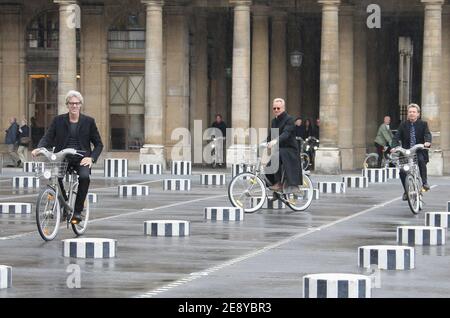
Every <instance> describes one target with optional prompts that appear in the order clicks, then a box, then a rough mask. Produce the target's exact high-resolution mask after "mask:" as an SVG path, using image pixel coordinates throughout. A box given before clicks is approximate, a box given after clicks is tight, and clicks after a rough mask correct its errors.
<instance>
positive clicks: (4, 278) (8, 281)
mask: <svg viewBox="0 0 450 318" xmlns="http://www.w3.org/2000/svg"><path fill="white" fill-rule="evenodd" d="M11 287H12V267H11V266H6V265H0V289H5V288H11Z"/></svg>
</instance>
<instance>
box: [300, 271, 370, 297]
mask: <svg viewBox="0 0 450 318" xmlns="http://www.w3.org/2000/svg"><path fill="white" fill-rule="evenodd" d="M371 288H372V283H371V278H370V277H369V276H365V275H357V274H334V273H333V274H311V275H306V276H303V297H304V298H370V297H371Z"/></svg>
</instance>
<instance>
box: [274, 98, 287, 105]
mask: <svg viewBox="0 0 450 318" xmlns="http://www.w3.org/2000/svg"><path fill="white" fill-rule="evenodd" d="M273 103H281V105H283V107H285V106H286V102H285V101H284V99H282V98H275V99H274V100H273Z"/></svg>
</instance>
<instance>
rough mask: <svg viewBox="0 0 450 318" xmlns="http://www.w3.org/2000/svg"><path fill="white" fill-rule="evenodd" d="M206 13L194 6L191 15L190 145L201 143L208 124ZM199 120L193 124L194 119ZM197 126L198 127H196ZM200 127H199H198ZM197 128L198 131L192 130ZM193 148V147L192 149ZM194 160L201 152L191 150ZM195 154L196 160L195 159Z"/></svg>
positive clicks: (199, 158)
mask: <svg viewBox="0 0 450 318" xmlns="http://www.w3.org/2000/svg"><path fill="white" fill-rule="evenodd" d="M206 18H207V13H206V11H205V9H203V8H196V11H195V12H194V15H193V17H192V26H193V30H192V31H193V40H192V42H193V43H192V54H191V63H190V64H191V67H190V77H191V80H190V90H191V94H190V119H189V121H190V122H189V129H190V131H191V135H192V137H193V138H194V140H193V142H192V146H193V147H196V144H197V147H199V146H201V145H202V144H203V140H202V139H203V137H202V136H203V131H204V130H205V129H207V128H208V127H209V125H210V122H209V116H208V28H207V21H206ZM195 120H198V121H201V126H200V125H198V124H197V125H194V121H195ZM197 126H198V127H197ZM200 128H201V129H200ZM195 129H198V130H199V131H198V132H197V131H194V130H195ZM192 150H194V149H192ZM193 154H194V161H200V160H201V158H202V156H201V152H199V151H197V152H195V151H194V152H193ZM196 155H199V156H198V160H195V157H196Z"/></svg>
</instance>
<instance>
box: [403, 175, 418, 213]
mask: <svg viewBox="0 0 450 318" xmlns="http://www.w3.org/2000/svg"><path fill="white" fill-rule="evenodd" d="M405 188H406V194H407V197H408V205H409V208H410V209H411V212H412V213H413V214H417V213H419V210H420V197H419V196H420V191H421V188H420V187H419V186H418V184H417V182H416V179H415V178H414V176H413V175H411V174H408V175H407V176H406V179H405Z"/></svg>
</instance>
